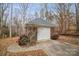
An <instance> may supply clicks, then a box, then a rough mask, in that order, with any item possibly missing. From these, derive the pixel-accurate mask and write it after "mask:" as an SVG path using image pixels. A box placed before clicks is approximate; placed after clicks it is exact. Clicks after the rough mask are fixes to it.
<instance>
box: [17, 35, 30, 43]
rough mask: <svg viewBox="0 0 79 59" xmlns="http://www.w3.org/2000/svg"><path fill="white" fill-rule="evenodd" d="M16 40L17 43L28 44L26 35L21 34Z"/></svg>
mask: <svg viewBox="0 0 79 59" xmlns="http://www.w3.org/2000/svg"><path fill="white" fill-rule="evenodd" d="M18 42H19V45H28V44H30V39H29V38H28V37H27V36H25V35H22V36H20V39H19V41H18Z"/></svg>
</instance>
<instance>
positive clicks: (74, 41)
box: [58, 35, 79, 46]
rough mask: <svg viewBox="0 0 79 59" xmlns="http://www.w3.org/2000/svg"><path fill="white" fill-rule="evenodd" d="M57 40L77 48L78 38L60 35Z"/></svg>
mask: <svg viewBox="0 0 79 59" xmlns="http://www.w3.org/2000/svg"><path fill="white" fill-rule="evenodd" d="M58 40H59V41H61V42H68V43H71V44H73V45H76V46H79V36H64V35H60V36H59V39H58Z"/></svg>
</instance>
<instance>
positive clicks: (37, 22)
mask: <svg viewBox="0 0 79 59" xmlns="http://www.w3.org/2000/svg"><path fill="white" fill-rule="evenodd" d="M27 24H29V25H37V26H45V27H53V24H51V22H49V21H47V20H43V19H41V18H36V19H34V20H32V21H29V22H28V23H27Z"/></svg>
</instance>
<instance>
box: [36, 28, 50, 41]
mask: <svg viewBox="0 0 79 59" xmlns="http://www.w3.org/2000/svg"><path fill="white" fill-rule="evenodd" d="M50 37H51V36H50V28H45V27H38V29H37V41H45V40H50Z"/></svg>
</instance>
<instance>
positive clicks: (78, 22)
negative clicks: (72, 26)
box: [75, 3, 79, 32]
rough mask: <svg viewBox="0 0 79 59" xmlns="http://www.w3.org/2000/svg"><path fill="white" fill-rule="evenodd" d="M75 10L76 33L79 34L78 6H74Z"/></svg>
mask: <svg viewBox="0 0 79 59" xmlns="http://www.w3.org/2000/svg"><path fill="white" fill-rule="evenodd" d="M75 8H76V26H77V31H78V32H79V4H78V3H77V4H75Z"/></svg>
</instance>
